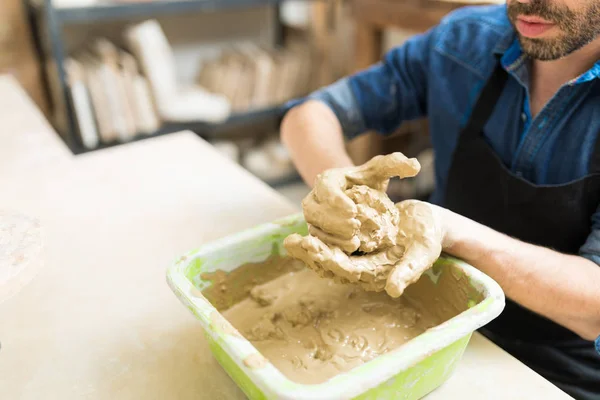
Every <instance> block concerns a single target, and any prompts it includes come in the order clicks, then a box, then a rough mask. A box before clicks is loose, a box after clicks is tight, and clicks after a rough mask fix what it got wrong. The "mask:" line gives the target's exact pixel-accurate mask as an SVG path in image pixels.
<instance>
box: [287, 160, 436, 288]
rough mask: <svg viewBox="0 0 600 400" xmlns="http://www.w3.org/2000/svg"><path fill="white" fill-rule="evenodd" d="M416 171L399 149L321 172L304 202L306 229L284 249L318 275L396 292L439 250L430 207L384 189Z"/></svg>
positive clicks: (415, 278) (427, 265) (416, 274)
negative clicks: (393, 178) (394, 179)
mask: <svg viewBox="0 0 600 400" xmlns="http://www.w3.org/2000/svg"><path fill="white" fill-rule="evenodd" d="M418 171H419V165H418V163H417V162H416V160H412V159H407V158H406V157H404V156H403V155H402V154H400V153H394V154H392V155H390V156H385V157H375V158H374V159H372V160H371V161H369V162H368V163H366V164H365V165H364V166H361V167H352V168H346V169H334V170H330V171H326V172H325V173H324V174H323V175H322V176H320V177H319V178H318V179H317V184H316V185H315V189H313V191H312V192H311V193H310V194H309V195H308V196H307V197H306V198H305V200H304V201H303V203H302V206H303V212H304V216H305V219H306V220H307V222H308V228H309V235H308V236H305V237H302V236H300V235H298V234H294V235H290V236H289V237H288V238H286V240H285V242H284V245H285V248H286V250H287V251H288V253H289V254H290V256H292V257H293V258H296V259H298V260H301V261H302V262H303V263H305V264H306V265H307V266H308V267H309V268H311V269H313V270H314V271H316V272H317V273H318V274H319V275H320V276H321V277H325V278H333V279H335V280H336V281H337V282H341V283H358V284H360V285H361V286H362V287H363V288H364V289H365V290H369V291H383V290H385V291H387V293H388V294H389V295H390V296H392V297H399V296H401V295H402V293H403V292H404V290H405V289H406V287H407V286H409V285H410V284H412V283H414V282H416V281H417V279H419V277H420V276H421V275H422V274H423V272H425V270H427V269H428V268H430V267H431V266H432V265H433V263H434V262H435V260H436V259H437V258H438V257H439V255H440V253H441V249H442V247H441V243H442V238H443V230H442V229H441V227H440V223H439V218H437V216H436V214H435V212H436V211H435V209H434V208H433V207H431V205H429V204H427V203H424V202H419V201H406V202H402V203H399V204H397V205H394V203H393V202H392V201H391V200H390V199H389V198H388V196H387V194H386V193H385V190H386V188H387V183H388V182H389V178H390V177H391V176H400V177H408V176H414V175H416V174H417V173H418ZM357 182H360V183H361V184H357ZM338 189H343V191H341V190H338ZM324 196H329V197H324ZM348 202H350V205H349V204H348ZM319 224H321V225H319Z"/></svg>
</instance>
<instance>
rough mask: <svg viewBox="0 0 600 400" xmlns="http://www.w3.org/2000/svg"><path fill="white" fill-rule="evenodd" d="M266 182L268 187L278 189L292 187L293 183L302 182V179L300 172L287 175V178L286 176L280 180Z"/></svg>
mask: <svg viewBox="0 0 600 400" xmlns="http://www.w3.org/2000/svg"><path fill="white" fill-rule="evenodd" d="M264 182H265V183H266V184H267V185H269V186H271V187H272V188H273V189H278V188H280V187H282V186H287V185H291V184H292V183H298V182H302V178H301V177H300V175H299V174H298V172H294V173H292V174H290V175H287V176H284V177H281V178H278V179H273V180H267V181H264Z"/></svg>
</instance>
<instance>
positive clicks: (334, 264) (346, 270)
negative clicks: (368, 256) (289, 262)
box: [283, 234, 359, 282]
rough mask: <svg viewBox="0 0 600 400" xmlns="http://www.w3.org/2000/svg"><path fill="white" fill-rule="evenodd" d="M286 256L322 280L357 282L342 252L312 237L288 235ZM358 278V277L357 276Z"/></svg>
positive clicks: (285, 242)
mask: <svg viewBox="0 0 600 400" xmlns="http://www.w3.org/2000/svg"><path fill="white" fill-rule="evenodd" d="M283 245H284V247H285V249H286V250H287V252H288V254H289V255H290V256H291V257H293V258H296V259H298V260H300V261H302V262H304V264H305V265H306V266H307V267H309V268H310V269H312V270H314V271H315V272H317V273H318V274H319V275H320V276H322V277H324V278H336V280H337V281H340V280H342V279H346V280H347V281H349V282H357V281H358V278H357V274H356V272H355V268H354V266H353V263H352V261H351V260H350V258H349V257H348V255H346V254H345V253H344V252H343V251H341V250H340V249H338V248H336V247H334V248H330V247H328V246H327V245H325V243H323V242H322V241H321V240H320V239H318V238H316V237H314V236H304V237H302V236H300V235H297V234H294V235H290V236H288V237H287V238H286V239H285V240H284V244H283ZM358 276H359V275H358Z"/></svg>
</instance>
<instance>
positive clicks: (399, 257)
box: [284, 200, 446, 297]
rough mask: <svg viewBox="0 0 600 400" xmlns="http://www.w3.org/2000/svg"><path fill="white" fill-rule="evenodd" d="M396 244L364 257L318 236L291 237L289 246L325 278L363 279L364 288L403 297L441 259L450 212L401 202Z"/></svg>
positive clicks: (342, 280)
mask: <svg viewBox="0 0 600 400" xmlns="http://www.w3.org/2000/svg"><path fill="white" fill-rule="evenodd" d="M396 208H397V210H398V212H399V223H398V230H397V236H396V244H395V245H394V246H392V247H389V248H386V249H382V250H380V251H375V252H373V253H369V254H365V255H348V254H346V253H344V252H343V251H341V250H340V249H339V248H336V247H330V246H328V245H327V244H325V243H324V242H323V241H322V240H321V239H320V238H317V237H314V236H305V237H302V236H300V235H291V236H289V237H288V238H287V239H286V240H285V242H284V244H285V248H286V249H287V251H288V253H289V254H290V256H292V257H294V258H297V259H300V260H302V261H303V262H304V263H305V264H306V265H307V266H308V267H309V268H311V269H313V270H314V271H316V272H317V273H318V274H319V275H321V276H322V277H327V278H334V279H335V280H337V281H339V282H352V283H359V284H360V285H361V286H362V287H363V288H364V289H365V290H370V291H383V290H385V291H386V292H387V293H388V294H389V295H390V296H392V297H399V296H401V295H402V293H403V292H404V290H405V289H406V287H407V286H408V285H410V284H412V283H414V282H416V281H417V280H418V279H419V278H420V277H421V275H422V274H423V273H424V272H425V271H426V270H427V269H429V268H430V267H431V266H432V265H433V263H434V262H435V261H436V260H437V259H438V257H439V256H440V253H441V251H442V243H443V241H444V239H445V232H446V228H445V227H446V222H445V218H444V215H445V210H444V209H442V208H439V207H437V206H434V205H432V204H429V203H425V202H421V201H417V200H407V201H403V202H401V203H398V204H397V205H396Z"/></svg>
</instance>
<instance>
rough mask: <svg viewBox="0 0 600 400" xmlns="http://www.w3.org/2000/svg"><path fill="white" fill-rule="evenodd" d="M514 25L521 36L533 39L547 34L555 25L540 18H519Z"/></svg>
mask: <svg viewBox="0 0 600 400" xmlns="http://www.w3.org/2000/svg"><path fill="white" fill-rule="evenodd" d="M516 25H517V30H518V31H519V33H520V34H521V35H523V36H525V37H529V38H535V37H538V36H541V35H543V34H544V33H546V32H548V31H549V30H550V29H552V28H553V27H554V25H555V24H554V23H552V22H550V21H547V20H545V19H543V18H540V17H534V16H519V17H518V18H517V23H516Z"/></svg>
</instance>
